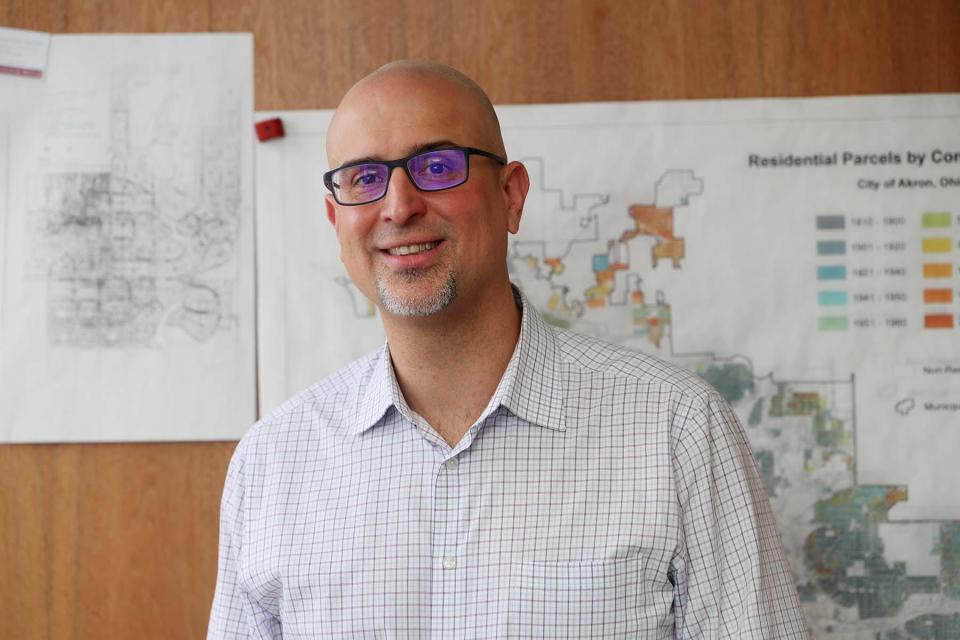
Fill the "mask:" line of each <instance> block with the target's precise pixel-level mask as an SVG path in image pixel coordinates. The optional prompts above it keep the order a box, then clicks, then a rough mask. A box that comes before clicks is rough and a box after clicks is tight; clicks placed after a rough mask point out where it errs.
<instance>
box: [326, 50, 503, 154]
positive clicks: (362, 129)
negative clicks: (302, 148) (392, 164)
mask: <svg viewBox="0 0 960 640" xmlns="http://www.w3.org/2000/svg"><path fill="white" fill-rule="evenodd" d="M414 127H419V128H420V129H421V130H423V129H432V130H435V131H436V132H437V133H436V135H437V136H439V137H438V138H437V140H449V141H451V142H454V143H456V144H459V145H461V146H474V147H479V148H481V149H486V150H488V151H492V152H494V153H496V154H499V155H501V156H505V155H506V152H505V150H504V146H503V137H502V135H501V133H500V122H499V120H498V119H497V114H496V112H495V111H494V109H493V105H492V104H491V102H490V98H488V97H487V94H486V93H484V91H483V89H481V88H480V86H479V85H477V83H476V82H474V81H473V80H471V79H470V78H468V77H467V76H466V75H464V74H462V73H461V72H459V71H457V70H456V69H453V68H451V67H447V66H445V65H441V64H437V63H435V62H428V61H422V60H398V61H396V62H391V63H389V64H386V65H384V66H382V67H380V68H379V69H377V70H376V71H374V72H373V73H371V74H369V75H367V76H366V77H364V78H362V79H361V80H360V81H359V82H357V83H356V84H355V85H353V87H351V88H350V90H349V91H347V93H346V94H345V95H344V97H343V99H342V100H341V101H340V105H339V106H338V107H337V110H336V113H334V116H333V119H332V120H331V122H330V127H329V129H328V132H327V158H328V160H329V161H330V166H332V167H336V166H339V165H341V164H344V163H345V162H349V161H351V160H354V159H358V158H363V157H385V156H383V152H382V151H381V150H379V149H376V150H374V149H360V148H356V144H354V143H356V142H358V141H360V140H361V138H363V142H365V143H367V146H370V145H369V138H370V134H374V135H375V136H379V137H380V140H381V142H382V143H383V144H382V145H381V146H382V147H388V146H390V143H391V142H392V141H394V140H399V139H400V138H402V137H403V132H404V131H408V132H409V131H410V130H411V129H412V128H414ZM444 131H445V132H448V133H449V135H444V134H443V132H444ZM358 134H363V135H361V136H358ZM419 142H420V143H430V142H433V140H421V141H419ZM401 155H404V154H401ZM393 157H397V156H393Z"/></svg>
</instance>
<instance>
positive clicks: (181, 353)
mask: <svg viewBox="0 0 960 640" xmlns="http://www.w3.org/2000/svg"><path fill="white" fill-rule="evenodd" d="M252 48H253V47H252V37H251V36H250V35H246V34H219V35H157V36H119V35H118V36H99V35H98V36H86V35H71V36H55V37H54V38H53V41H52V44H51V50H50V65H49V70H48V73H47V77H46V78H45V80H44V81H42V82H30V83H27V82H24V81H23V80H21V79H17V78H3V77H0V94H2V95H3V96H4V99H3V101H2V102H3V107H2V108H3V112H2V114H0V117H2V127H3V131H4V135H3V137H2V139H0V143H2V145H3V147H2V152H0V157H2V158H3V160H4V163H5V167H4V168H5V170H4V172H3V176H4V180H3V182H2V183H0V188H2V192H0V196H2V197H0V221H2V225H0V228H2V229H3V235H2V238H0V239H2V247H3V249H2V250H3V262H2V268H3V272H2V278H0V280H2V289H0V294H2V297H0V381H2V384H0V441H5V442H51V441H76V442H81V441H136V440H140V441H143V440H207V439H229V438H236V437H239V436H240V435H242V434H243V432H244V431H245V430H246V429H247V428H248V427H249V426H250V424H251V423H252V421H253V420H254V419H255V403H256V400H255V371H254V366H255V365H254V324H253V305H254V301H253V224H252V220H253V215H252V205H253V194H252V188H253V183H252V177H253V171H252V168H253V167H252V126H253V125H252V94H253V86H252V77H253V58H252V53H253V52H252Z"/></svg>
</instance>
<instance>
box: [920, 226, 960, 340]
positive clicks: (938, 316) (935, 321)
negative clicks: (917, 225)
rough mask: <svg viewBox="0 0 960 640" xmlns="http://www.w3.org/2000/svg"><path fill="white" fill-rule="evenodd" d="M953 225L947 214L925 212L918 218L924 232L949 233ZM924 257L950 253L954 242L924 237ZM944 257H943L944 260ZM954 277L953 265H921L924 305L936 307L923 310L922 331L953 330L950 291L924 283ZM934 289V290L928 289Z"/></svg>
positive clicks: (951, 294)
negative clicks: (937, 231) (932, 230)
mask: <svg viewBox="0 0 960 640" xmlns="http://www.w3.org/2000/svg"><path fill="white" fill-rule="evenodd" d="M952 224H953V216H952V215H951V214H950V212H949V211H928V212H926V213H924V214H923V216H922V217H921V225H922V227H923V230H924V231H928V230H931V229H938V230H940V232H941V233H943V232H948V230H949V229H950V227H951V225H952ZM921 247H922V249H923V253H924V254H946V253H951V252H952V251H953V247H954V239H953V238H952V237H950V236H936V237H929V236H928V237H924V238H923V239H922V240H921ZM944 257H946V256H944ZM951 276H953V263H952V262H925V263H924V265H923V277H924V279H925V282H924V288H923V304H924V305H937V306H935V307H933V308H931V307H925V309H924V316H923V328H924V329H953V327H954V321H955V313H956V309H953V308H951V306H952V305H953V303H954V291H953V288H952V287H945V286H944V285H945V284H948V283H945V282H927V280H942V279H944V278H950V277H951ZM931 285H934V286H931Z"/></svg>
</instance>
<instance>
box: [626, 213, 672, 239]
mask: <svg viewBox="0 0 960 640" xmlns="http://www.w3.org/2000/svg"><path fill="white" fill-rule="evenodd" d="M629 213H630V217H631V218H633V223H634V227H635V228H633V229H628V230H626V231H624V232H623V235H622V236H620V242H626V241H627V240H632V239H634V238H636V237H637V236H654V237H656V238H662V239H664V240H668V239H670V238H673V209H672V208H670V209H663V208H660V207H654V206H652V205H647V204H635V205H633V206H631V207H630V209H629Z"/></svg>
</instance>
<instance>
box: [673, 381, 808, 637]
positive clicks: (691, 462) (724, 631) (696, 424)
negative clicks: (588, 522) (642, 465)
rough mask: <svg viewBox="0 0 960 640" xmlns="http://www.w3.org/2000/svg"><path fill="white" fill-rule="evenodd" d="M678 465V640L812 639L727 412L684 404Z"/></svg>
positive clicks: (716, 399) (765, 502)
mask: <svg viewBox="0 0 960 640" xmlns="http://www.w3.org/2000/svg"><path fill="white" fill-rule="evenodd" d="M674 434H675V436H674V443H673V447H674V451H673V465H674V477H675V478H676V483H677V494H678V495H677V497H678V502H679V508H680V527H681V532H682V533H681V542H680V545H679V547H678V549H677V552H676V555H675V556H674V559H673V566H672V568H671V571H672V579H673V583H674V614H675V629H676V637H677V638H738V639H740V638H745V639H746V638H756V639H761V638H762V639H764V640H769V639H772V638H807V637H808V635H807V629H806V624H805V622H804V620H803V614H802V612H801V610H800V604H799V601H798V598H797V590H796V585H795V583H794V580H793V577H792V576H791V573H790V568H789V565H788V564H787V560H786V555H785V554H784V551H783V543H782V540H781V538H780V534H779V532H778V530H777V527H776V524H775V523H774V520H773V513H772V510H771V508H770V500H769V498H768V497H767V494H766V492H765V490H764V487H763V483H762V481H761V479H760V474H759V472H758V470H757V467H756V463H755V462H754V459H753V454H752V452H751V449H750V444H749V442H748V441H747V438H746V434H745V432H744V429H743V426H742V425H741V424H740V421H739V420H738V419H737V417H736V415H735V414H734V413H733V411H732V410H731V409H730V407H729V405H727V403H726V402H725V401H724V400H723V399H722V398H721V397H720V396H719V395H716V394H715V393H714V394H710V396H709V397H708V398H707V401H706V403H704V402H702V401H697V400H691V399H687V398H685V399H684V400H682V401H681V403H680V405H679V407H678V412H677V417H676V422H675V427H674Z"/></svg>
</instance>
